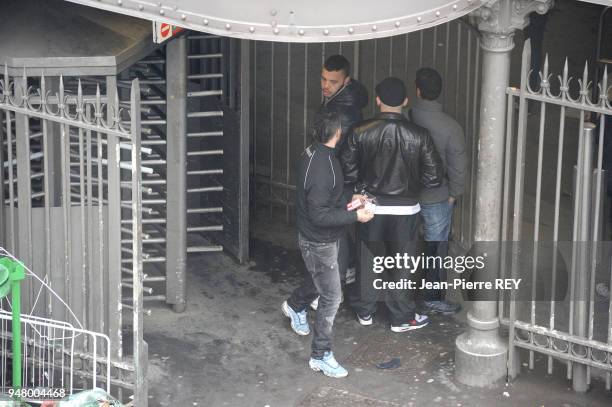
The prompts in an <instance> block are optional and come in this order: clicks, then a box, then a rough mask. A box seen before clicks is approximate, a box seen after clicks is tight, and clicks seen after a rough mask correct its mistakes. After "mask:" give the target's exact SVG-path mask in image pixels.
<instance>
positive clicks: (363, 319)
mask: <svg viewBox="0 0 612 407" xmlns="http://www.w3.org/2000/svg"><path fill="white" fill-rule="evenodd" d="M355 315H357V321H359V324H360V325H363V326H370V325H372V321H373V320H372V315H364V316H361V315H359V314H355Z"/></svg>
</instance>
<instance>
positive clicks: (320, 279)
mask: <svg viewBox="0 0 612 407" xmlns="http://www.w3.org/2000/svg"><path fill="white" fill-rule="evenodd" d="M298 244H299V246H300V250H301V252H302V258H303V259H304V263H306V269H307V270H308V273H307V274H306V278H305V279H304V282H303V283H302V285H301V286H300V287H298V288H296V289H295V290H294V291H293V293H292V294H291V297H289V299H288V300H287V303H288V304H289V306H290V307H291V308H292V309H293V310H294V311H296V312H301V311H303V310H304V309H306V307H308V305H309V304H310V303H311V302H312V301H313V300H314V299H315V298H316V297H317V296H318V297H319V307H318V308H317V313H316V316H315V323H314V334H313V338H312V357H313V358H316V359H321V358H323V354H324V353H325V352H327V351H330V350H331V346H332V327H333V326H334V318H335V317H336V313H337V312H338V308H339V307H340V297H341V295H342V294H341V293H342V291H341V288H340V273H339V272H338V242H337V241H336V242H333V243H317V242H311V241H308V240H305V239H304V238H303V237H302V236H301V235H300V236H299V238H298Z"/></svg>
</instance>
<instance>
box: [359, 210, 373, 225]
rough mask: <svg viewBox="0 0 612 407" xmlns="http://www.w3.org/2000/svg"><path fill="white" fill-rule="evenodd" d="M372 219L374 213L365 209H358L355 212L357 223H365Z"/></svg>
mask: <svg viewBox="0 0 612 407" xmlns="http://www.w3.org/2000/svg"><path fill="white" fill-rule="evenodd" d="M373 217H374V212H372V211H369V210H367V209H358V210H357V221H358V222H361V223H366V222H369V221H371V220H372V218H373Z"/></svg>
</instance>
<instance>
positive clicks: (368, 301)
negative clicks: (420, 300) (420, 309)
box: [351, 215, 419, 325]
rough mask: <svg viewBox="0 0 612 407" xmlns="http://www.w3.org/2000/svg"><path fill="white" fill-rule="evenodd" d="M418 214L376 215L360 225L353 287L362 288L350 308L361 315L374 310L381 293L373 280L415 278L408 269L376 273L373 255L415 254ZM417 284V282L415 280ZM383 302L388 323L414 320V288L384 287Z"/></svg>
mask: <svg viewBox="0 0 612 407" xmlns="http://www.w3.org/2000/svg"><path fill="white" fill-rule="evenodd" d="M417 226H418V215H376V216H374V218H373V219H372V220H371V221H370V222H368V223H365V224H360V225H359V238H360V240H361V242H360V256H359V258H360V261H359V270H358V273H357V281H356V283H357V284H356V286H357V287H358V288H359V289H360V290H361V292H360V298H359V299H358V300H356V301H352V302H351V306H352V308H353V310H354V311H355V312H356V313H357V314H359V315H362V316H365V315H371V314H373V313H374V312H376V305H377V302H378V300H379V297H380V294H381V293H382V292H383V291H381V290H377V289H375V288H374V285H373V284H374V280H375V279H377V278H383V280H385V281H401V279H403V278H406V279H409V280H415V281H416V278H417V276H416V274H412V273H410V271H409V270H407V269H404V268H402V269H391V270H387V271H385V272H384V273H382V274H375V273H374V272H373V271H372V270H373V262H374V260H373V259H374V257H375V256H393V257H395V254H396V253H402V254H403V253H408V255H409V256H414V255H417V253H416V251H417V241H416V236H417ZM417 285H419V284H418V283H417ZM384 295H385V298H384V299H385V304H386V305H387V308H388V309H389V312H390V313H391V324H392V325H400V324H404V323H406V322H408V321H409V320H411V319H414V308H415V307H414V290H410V289H406V290H385V291H384Z"/></svg>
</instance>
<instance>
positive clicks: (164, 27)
mask: <svg viewBox="0 0 612 407" xmlns="http://www.w3.org/2000/svg"><path fill="white" fill-rule="evenodd" d="M183 30H184V29H183V28H181V27H177V26H176V25H172V24H168V23H159V22H157V21H153V41H155V42H156V43H157V44H161V43H162V42H164V41H166V40H168V39H170V38H172V37H174V36H175V35H176V34H178V33H180V32H181V31H183Z"/></svg>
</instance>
